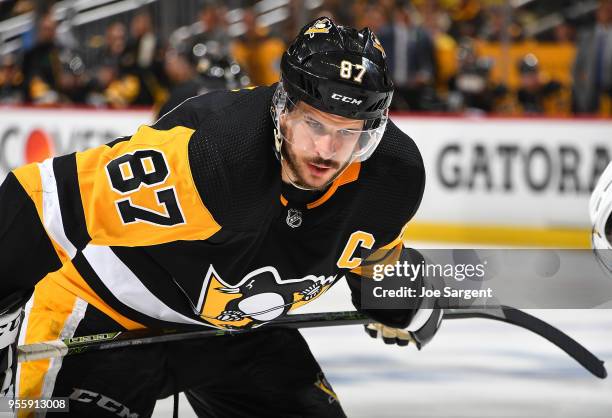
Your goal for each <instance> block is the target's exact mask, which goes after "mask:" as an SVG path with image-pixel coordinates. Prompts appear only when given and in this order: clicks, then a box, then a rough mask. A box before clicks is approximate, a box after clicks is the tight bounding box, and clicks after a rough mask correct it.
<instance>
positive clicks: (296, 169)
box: [281, 142, 350, 191]
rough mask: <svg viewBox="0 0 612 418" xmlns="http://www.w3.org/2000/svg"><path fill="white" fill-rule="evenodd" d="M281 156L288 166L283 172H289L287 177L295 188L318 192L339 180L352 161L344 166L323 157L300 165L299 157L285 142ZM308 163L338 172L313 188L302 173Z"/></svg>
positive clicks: (306, 160) (308, 160)
mask: <svg viewBox="0 0 612 418" xmlns="http://www.w3.org/2000/svg"><path fill="white" fill-rule="evenodd" d="M281 154H282V157H283V161H284V162H285V164H286V167H283V170H286V171H287V176H288V177H289V179H290V180H291V182H292V183H293V184H294V185H295V186H297V187H299V188H303V189H307V190H318V191H321V190H325V189H326V188H327V187H328V186H329V185H330V184H331V183H332V182H333V181H334V180H335V179H336V178H338V176H339V175H340V174H341V173H342V172H343V171H344V169H345V168H346V167H347V166H348V165H349V163H350V160H349V161H346V162H345V163H344V164H340V163H338V162H337V161H334V160H325V159H323V158H321V157H312V158H308V159H305V160H303V162H302V164H300V162H299V160H298V157H297V155H295V153H294V152H293V150H292V149H291V147H290V146H288V145H287V142H283V145H282V148H281ZM308 163H314V164H322V165H325V166H328V167H330V168H333V169H335V170H336V171H335V172H334V174H333V175H332V176H331V177H330V178H329V180H327V181H325V183H323V184H321V185H319V186H313V185H312V184H309V183H308V181H307V180H306V179H305V176H304V175H302V172H301V170H302V169H305V167H304V166H305V165H306V164H308Z"/></svg>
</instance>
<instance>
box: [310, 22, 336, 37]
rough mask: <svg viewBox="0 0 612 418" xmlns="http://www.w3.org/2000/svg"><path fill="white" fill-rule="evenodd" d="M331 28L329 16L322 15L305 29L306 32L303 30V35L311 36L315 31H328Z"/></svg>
mask: <svg viewBox="0 0 612 418" xmlns="http://www.w3.org/2000/svg"><path fill="white" fill-rule="evenodd" d="M331 28H332V22H331V20H329V18H327V17H324V18H322V19H319V20H317V21H316V22H314V23H313V24H312V26H310V27H309V28H308V29H306V32H304V35H310V37H311V38H312V37H313V36H314V35H315V33H329V31H330V29H331Z"/></svg>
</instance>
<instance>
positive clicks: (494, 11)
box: [478, 6, 524, 42]
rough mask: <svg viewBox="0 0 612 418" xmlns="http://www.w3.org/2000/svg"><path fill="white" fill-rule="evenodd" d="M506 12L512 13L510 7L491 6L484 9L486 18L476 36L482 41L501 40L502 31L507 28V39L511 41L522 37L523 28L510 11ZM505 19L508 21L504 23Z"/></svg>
mask: <svg viewBox="0 0 612 418" xmlns="http://www.w3.org/2000/svg"><path fill="white" fill-rule="evenodd" d="M507 13H512V9H511V8H510V7H503V6H491V7H489V8H488V9H487V11H486V14H485V15H486V17H487V18H486V20H485V23H484V25H482V28H481V30H480V32H479V33H478V38H480V39H481V40H483V41H489V42H501V41H503V39H504V31H505V30H507V31H508V33H507V36H508V39H509V40H510V41H512V42H518V41H520V40H522V39H523V36H524V34H523V32H524V31H523V28H522V26H521V25H520V23H519V22H518V20H517V19H516V18H515V16H514V14H513V13H512V14H511V15H510V16H507ZM506 20H508V22H507V23H506Z"/></svg>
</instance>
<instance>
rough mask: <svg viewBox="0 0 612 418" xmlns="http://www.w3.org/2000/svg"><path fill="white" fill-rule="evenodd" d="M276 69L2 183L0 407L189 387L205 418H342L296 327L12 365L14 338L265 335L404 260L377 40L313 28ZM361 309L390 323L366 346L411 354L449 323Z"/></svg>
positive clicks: (82, 410) (404, 205)
mask: <svg viewBox="0 0 612 418" xmlns="http://www.w3.org/2000/svg"><path fill="white" fill-rule="evenodd" d="M281 70H282V76H281V80H280V82H279V83H278V84H276V85H273V86H271V87H260V88H255V89H252V90H241V91H234V92H213V93H209V94H206V95H202V96H198V97H194V98H191V99H189V100H187V101H185V102H184V103H182V104H181V105H180V106H178V107H177V108H175V109H174V110H173V111H171V112H169V113H168V114H166V115H164V116H163V117H161V118H160V119H159V120H158V121H157V122H156V123H155V124H153V125H152V126H150V127H149V126H142V127H141V128H140V129H138V131H137V132H136V133H134V134H133V135H132V136H131V137H124V138H119V139H116V140H115V141H113V142H111V143H109V144H106V145H104V146H101V147H98V148H94V149H90V150H87V151H84V152H78V153H73V154H69V155H66V156H62V157H57V158H54V159H49V160H47V161H44V162H43V163H40V164H31V165H27V166H24V167H21V168H18V169H16V170H14V171H13V172H11V173H10V174H9V175H8V176H7V178H6V180H5V181H4V183H3V184H2V186H1V188H0V247H1V248H2V251H0V265H1V266H2V270H0V271H1V275H2V277H1V279H0V296H2V297H3V298H4V299H3V300H2V304H3V305H2V308H3V310H2V311H1V312H2V316H1V317H0V322H1V323H0V329H2V330H4V333H3V335H2V336H1V338H0V343H1V345H0V347H2V363H1V364H2V365H3V367H4V369H3V370H4V372H5V375H4V377H5V379H4V385H3V391H4V393H5V394H6V393H8V394H10V393H11V392H12V387H11V382H12V381H14V383H15V386H14V388H15V394H16V396H19V397H27V398H39V397H43V398H49V397H60V396H61V397H69V398H70V400H71V401H70V414H71V415H72V416H78V417H82V416H109V417H111V416H117V415H119V416H138V417H143V416H148V415H150V414H151V412H152V410H153V408H154V405H155V401H156V399H157V398H163V397H166V396H168V395H170V394H172V393H175V392H178V391H185V393H186V396H187V398H188V399H189V401H190V403H191V404H192V406H193V408H194V409H195V411H196V413H197V414H198V415H199V416H203V417H213V416H214V417H258V416H267V417H270V416H282V417H292V416H296V417H297V416H300V417H306V416H308V417H341V416H344V413H343V412H342V408H341V406H340V404H339V402H338V401H337V399H336V396H335V394H334V392H333V390H332V389H331V387H330V386H329V384H328V383H327V382H326V380H325V377H324V375H323V373H322V372H321V369H320V367H319V366H318V364H317V362H316V360H315V359H314V358H313V356H312V354H311V353H310V351H309V349H308V346H307V344H306V342H305V341H304V340H303V338H302V337H301V335H300V334H299V332H297V331H295V330H280V329H270V330H265V325H264V327H263V329H262V330H259V331H257V332H253V333H245V334H241V335H237V336H229V337H218V338H213V339H207V340H201V341H197V342H194V341H189V342H182V343H172V344H166V345H161V344H159V345H149V346H143V347H139V348H134V349H132V348H130V349H125V350H115V351H113V352H108V353H105V354H104V355H98V354H95V353H86V354H82V355H79V356H71V357H66V358H64V359H61V358H60V359H55V360H51V361H42V360H41V361H37V362H31V363H25V364H22V365H20V366H19V368H17V367H16V363H15V356H14V353H15V346H16V344H17V343H18V342H19V343H30V342H35V341H44V340H51V339H56V338H67V337H72V336H79V335H88V334H95V333H100V332H106V331H115V330H123V329H137V328H144V327H174V328H176V327H180V326H183V325H189V326H193V325H200V326H203V327H218V328H225V329H236V328H245V327H246V328H253V327H258V326H260V325H262V324H265V323H266V322H269V321H274V319H275V318H278V317H279V316H281V315H285V314H287V313H288V312H290V311H293V310H295V309H297V308H299V307H300V306H302V305H304V304H307V303H309V302H311V301H312V300H314V299H316V298H317V297H319V296H320V295H322V294H323V293H325V292H326V291H327V290H328V289H329V288H330V287H331V286H332V285H333V284H334V283H336V282H338V281H339V280H341V279H342V278H346V280H347V281H348V283H349V285H350V288H351V290H352V297H353V302H354V304H355V306H356V307H357V309H361V306H360V296H361V295H360V283H361V280H367V275H366V274H364V272H362V271H361V270H360V267H361V264H362V260H366V259H367V257H368V256H369V255H370V254H372V253H373V252H374V251H376V250H379V251H383V252H384V253H385V254H397V253H400V254H404V255H405V254H406V252H402V233H403V229H404V226H405V225H406V224H407V222H408V221H409V220H410V219H411V218H412V216H413V215H414V214H415V212H416V210H417V208H418V206H419V204H420V201H421V197H422V195H423V189H424V182H425V175H424V169H423V162H422V159H421V156H420V153H419V151H418V149H417V147H416V146H415V144H414V142H413V141H412V140H411V139H410V138H409V137H408V136H406V135H405V134H404V133H403V132H401V131H400V130H399V129H398V128H397V127H396V126H395V125H394V124H393V123H392V122H391V121H390V120H388V116H387V109H388V106H389V103H390V101H391V97H392V91H393V86H392V83H391V80H390V79H389V74H388V71H387V67H386V63H385V53H384V50H383V48H382V47H381V46H380V43H379V42H378V40H377V39H376V37H375V36H374V34H373V33H372V32H370V31H369V30H368V29H363V30H361V31H357V30H355V29H352V28H349V27H342V26H336V25H335V24H334V23H333V22H332V21H331V20H330V19H328V18H321V19H319V20H316V21H314V22H312V23H311V24H309V25H307V26H305V27H304V28H303V29H302V30H301V32H300V33H299V35H298V36H297V38H296V39H295V41H294V42H293V44H292V45H291V46H290V47H289V48H288V50H287V51H286V52H285V54H284V56H283V59H282V68H281ZM364 271H365V270H364ZM362 276H363V277H362ZM35 285H36V289H35V291H34V295H33V297H32V298H30V293H31V292H32V289H33V288H34V286H35ZM24 304H25V316H24V319H23V321H22V324H21V332H20V333H19V337H18V333H17V330H18V328H19V327H18V324H19V321H18V318H19V315H20V312H21V307H22V306H23V305H24ZM362 311H364V312H365V313H367V314H368V315H370V316H371V317H372V318H373V319H375V320H376V321H379V322H380V323H381V325H377V326H374V327H372V328H371V329H370V330H369V331H370V333H371V334H376V333H377V332H380V333H381V334H382V335H383V337H384V338H385V341H386V342H398V343H400V344H406V343H407V341H408V340H411V341H414V342H415V343H417V344H418V345H419V346H421V345H422V344H425V343H426V342H427V341H429V339H431V338H432V337H433V335H434V334H435V332H436V330H437V328H438V325H439V322H440V319H441V311H440V310H439V309H426V307H420V308H419V307H415V308H414V309H402V310H385V309H378V310H362ZM383 324H384V325H383ZM62 416H66V415H65V414H64V415H62Z"/></svg>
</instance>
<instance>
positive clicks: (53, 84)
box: [22, 12, 62, 104]
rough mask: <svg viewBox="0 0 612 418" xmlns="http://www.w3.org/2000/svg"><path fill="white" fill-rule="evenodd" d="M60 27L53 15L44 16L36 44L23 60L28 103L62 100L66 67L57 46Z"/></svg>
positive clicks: (40, 22) (25, 92)
mask: <svg viewBox="0 0 612 418" xmlns="http://www.w3.org/2000/svg"><path fill="white" fill-rule="evenodd" d="M56 27H57V24H56V21H55V19H54V17H53V15H52V13H51V12H47V13H46V14H44V15H42V16H41V17H40V18H39V20H38V22H37V25H36V44H35V45H34V47H33V48H31V49H29V50H28V51H26V52H25V54H24V56H23V63H22V73H23V76H24V83H23V88H24V99H25V101H26V102H28V103H39V104H51V103H58V102H59V101H60V99H61V78H62V64H61V62H60V58H59V56H60V50H59V47H58V46H57V45H56V43H55V33H56Z"/></svg>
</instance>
